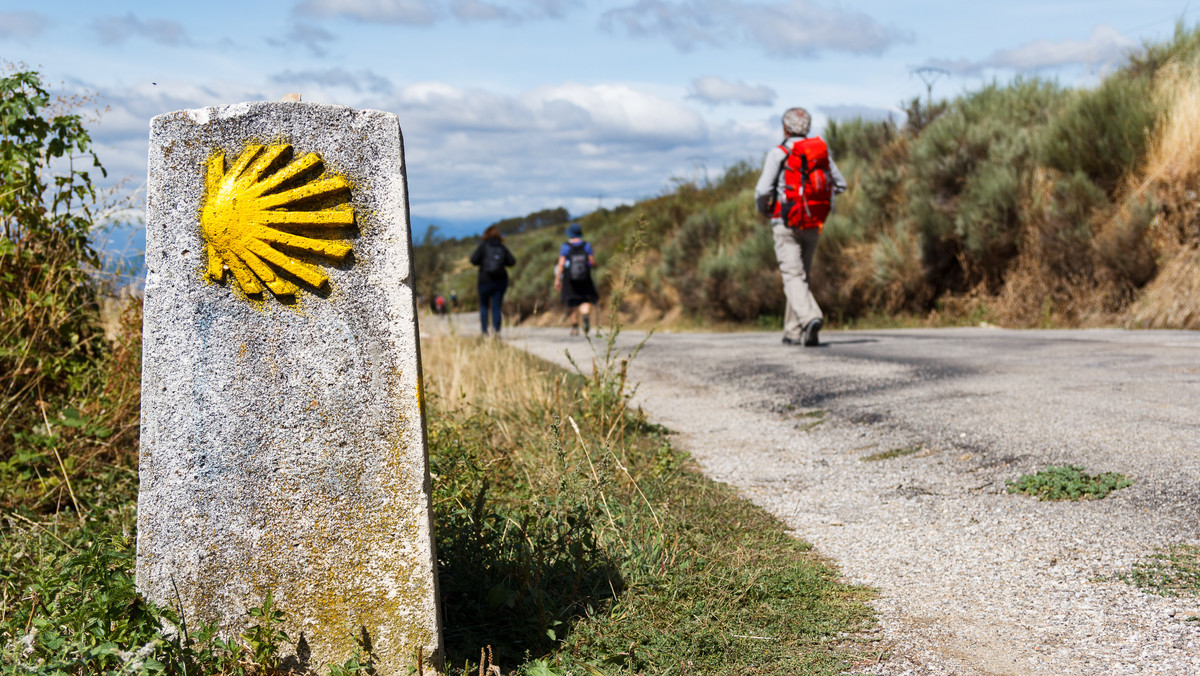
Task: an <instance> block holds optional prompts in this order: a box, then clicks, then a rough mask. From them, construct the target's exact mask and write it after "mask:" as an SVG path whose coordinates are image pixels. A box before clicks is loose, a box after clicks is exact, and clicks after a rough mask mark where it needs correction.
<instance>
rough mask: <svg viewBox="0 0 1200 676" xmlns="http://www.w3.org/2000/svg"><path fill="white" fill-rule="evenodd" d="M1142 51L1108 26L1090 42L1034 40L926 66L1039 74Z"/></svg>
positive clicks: (1099, 64)
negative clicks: (977, 58) (977, 57)
mask: <svg viewBox="0 0 1200 676" xmlns="http://www.w3.org/2000/svg"><path fill="white" fill-rule="evenodd" d="M1138 49H1140V45H1139V43H1138V42H1137V41H1135V40H1133V39H1132V38H1129V37H1127V36H1125V35H1123V34H1122V33H1121V32H1120V31H1118V30H1117V29H1115V28H1113V27H1112V26H1108V25H1105V24H1098V25H1096V27H1095V28H1093V29H1092V34H1091V35H1090V36H1089V37H1088V39H1087V40H1059V41H1057V42H1052V41H1050V40H1034V41H1032V42H1027V43H1025V44H1023V45H1021V46H1020V47H1017V48H1015V49H1001V50H998V51H995V52H993V53H992V54H991V56H989V57H987V58H986V59H983V60H981V61H971V60H968V59H953V60H952V59H933V60H930V61H929V62H928V63H927V64H926V65H930V66H936V67H938V68H945V69H946V70H949V71H950V72H952V73H955V74H957V75H982V74H983V72H984V71H985V70H987V69H994V68H1000V69H1010V70H1017V71H1024V72H1029V71H1036V70H1039V69H1042V68H1060V67H1063V66H1087V65H1091V66H1094V67H1103V66H1109V65H1113V64H1117V63H1120V62H1122V61H1124V60H1125V59H1127V58H1129V55H1130V54H1132V53H1133V52H1135V51H1137V50H1138Z"/></svg>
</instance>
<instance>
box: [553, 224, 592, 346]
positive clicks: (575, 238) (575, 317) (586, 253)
mask: <svg viewBox="0 0 1200 676" xmlns="http://www.w3.org/2000/svg"><path fill="white" fill-rule="evenodd" d="M594 267H596V254H595V252H594V251H593V250H592V245H591V243H589V242H585V241H584V240H583V228H581V227H579V224H578V223H572V224H571V225H569V226H568V227H567V241H565V242H563V245H562V247H561V248H560V249H559V251H558V264H557V265H555V266H554V288H555V289H557V290H559V291H561V292H562V302H563V305H564V306H565V307H567V308H568V309H569V310H570V311H571V335H572V336H577V335H579V318H580V315H582V317H583V334H584V335H585V336H586V335H587V333H588V330H589V329H590V328H591V327H590V325H589V321H590V319H589V315H590V314H591V312H592V304H593V303H595V302H596V301H598V300H600V294H599V293H598V292H597V291H596V283H595V282H594V281H592V268H594Z"/></svg>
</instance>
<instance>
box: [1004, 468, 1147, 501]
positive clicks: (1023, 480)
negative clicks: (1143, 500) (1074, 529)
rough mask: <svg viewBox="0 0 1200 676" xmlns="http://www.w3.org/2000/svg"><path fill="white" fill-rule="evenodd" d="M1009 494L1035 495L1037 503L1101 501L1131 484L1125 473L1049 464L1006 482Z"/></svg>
mask: <svg viewBox="0 0 1200 676" xmlns="http://www.w3.org/2000/svg"><path fill="white" fill-rule="evenodd" d="M1006 485H1007V486H1008V492H1009V493H1024V494H1025V495H1034V496H1037V499H1039V500H1100V499H1103V498H1105V497H1107V496H1108V494H1109V493H1111V492H1113V491H1115V490H1119V489H1122V488H1125V487H1127V486H1131V485H1133V482H1132V481H1130V480H1129V479H1128V478H1127V477H1126V476H1125V475H1124V474H1118V473H1117V472H1104V473H1101V474H1095V475H1092V474H1088V473H1087V472H1085V471H1084V469H1083V468H1082V467H1079V466H1077V465H1051V466H1050V467H1047V468H1046V469H1044V470H1041V471H1039V472H1036V473H1034V474H1025V475H1023V476H1021V477H1019V478H1017V479H1013V480H1009V481H1007V482H1006Z"/></svg>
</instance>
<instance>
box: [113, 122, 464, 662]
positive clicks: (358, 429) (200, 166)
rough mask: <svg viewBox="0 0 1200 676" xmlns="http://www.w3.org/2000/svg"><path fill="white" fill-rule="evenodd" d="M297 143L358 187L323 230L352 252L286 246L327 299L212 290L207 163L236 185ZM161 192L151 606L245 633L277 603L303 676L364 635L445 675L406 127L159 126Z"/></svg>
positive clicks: (153, 286) (149, 335) (150, 466)
mask: <svg viewBox="0 0 1200 676" xmlns="http://www.w3.org/2000/svg"><path fill="white" fill-rule="evenodd" d="M281 143H286V144H290V145H291V148H292V151H293V157H294V158H301V157H303V156H305V155H306V154H308V153H316V154H317V155H318V156H319V157H320V158H321V159H322V160H323V162H324V167H323V168H324V172H325V175H326V176H330V175H341V176H344V177H345V179H347V181H348V183H349V185H350V190H349V195H348V199H349V204H350V205H351V206H352V207H353V209H354V215H355V218H354V221H355V225H354V226H353V227H349V228H347V227H344V226H342V228H341V230H340V231H338V232H336V233H334V234H333V235H331V234H330V233H329V232H328V231H320V232H316V234H311V233H310V234H311V236H312V237H315V238H323V239H328V240H329V241H331V242H334V241H340V242H345V243H348V244H350V245H351V246H352V248H353V253H351V254H349V255H348V256H345V257H344V258H343V259H342V260H340V261H339V260H335V259H331V258H326V257H322V256H321V255H320V254H319V253H312V252H297V251H296V250H294V249H288V248H287V247H282V246H277V247H276V248H277V249H279V250H282V251H285V252H287V253H288V255H289V256H291V257H292V258H295V259H299V260H300V261H303V262H305V263H306V264H307V268H308V269H310V270H319V271H320V273H323V274H324V275H327V276H328V284H327V285H323V287H322V288H314V287H313V286H312V285H311V284H309V283H306V282H305V281H304V280H303V279H298V278H296V277H295V276H292V277H289V276H288V275H287V274H284V275H282V277H283V278H285V281H287V280H290V283H291V284H292V285H293V286H294V287H298V288H299V291H298V292H296V293H295V295H294V296H287V295H284V296H277V295H275V294H274V293H273V292H272V291H269V290H268V291H263V292H262V293H261V294H259V295H249V296H248V295H246V294H245V293H243V291H242V288H241V285H240V284H239V280H238V279H235V278H234V277H233V276H232V275H231V274H229V273H226V274H225V275H224V281H222V282H217V281H214V280H213V279H212V278H211V277H210V276H209V275H208V274H206V271H208V270H210V269H212V268H210V267H209V265H210V261H209V259H208V257H207V250H208V247H207V245H206V240H205V239H204V237H210V236H211V235H210V233H209V231H208V230H206V231H205V234H204V235H203V237H202V232H201V228H200V218H201V212H202V208H203V206H204V204H205V200H206V199H207V193H208V191H206V186H205V178H206V175H207V173H208V164H209V162H210V160H211V159H212V157H213V156H214V153H216V152H217V151H223V152H224V155H225V162H224V164H225V166H226V167H227V168H231V165H233V164H234V163H235V162H236V160H237V159H238V158H239V156H240V155H241V154H242V153H243V151H244V150H245V149H246V148H247V146H248V145H252V144H266V145H271V144H281ZM285 159H286V158H285ZM218 166H219V165H218ZM231 170H232V168H231ZM319 170H320V167H318V168H317V169H316V170H315V171H319ZM268 173H269V172H268ZM309 178H315V173H313V175H310V176H309ZM149 181H150V183H149V188H148V195H147V223H146V230H147V251H146V266H147V279H146V296H145V326H144V347H143V351H144V356H143V372H142V443H141V466H140V480H141V486H140V492H139V496H138V559H137V584H138V587H139V589H140V590H141V591H142V592H143V594H145V595H146V596H147V597H148V598H150V599H153V600H155V601H157V602H159V603H161V604H164V605H169V606H172V607H175V606H177V597H176V589H178V605H181V606H182V611H183V613H184V615H185V617H186V618H187V620H188V621H189V622H194V621H195V620H219V621H220V622H221V623H222V626H223V627H224V628H226V629H227V630H231V631H236V630H238V629H240V628H241V627H242V626H244V625H245V624H246V623H247V618H246V611H247V610H248V609H249V608H251V607H254V606H257V605H259V604H260V603H261V602H262V600H263V598H264V596H265V595H266V594H267V592H268V591H270V592H272V593H273V594H274V598H275V600H276V602H277V604H278V607H279V608H280V609H282V610H284V611H285V612H286V613H287V616H288V623H287V625H286V627H285V629H286V630H287V631H288V633H289V634H290V635H291V637H292V638H293V639H294V640H296V639H300V638H301V637H303V641H302V643H301V645H300V646H299V647H298V649H297V658H298V659H300V660H302V661H303V660H305V659H308V660H310V664H311V665H312V666H314V667H316V666H318V665H320V664H322V663H325V662H332V661H339V662H340V661H342V660H344V659H345V658H346V657H348V656H350V655H351V654H352V653H353V651H354V650H355V647H356V644H357V642H358V641H359V640H361V638H362V637H363V635H364V632H365V634H366V636H367V637H369V640H370V643H371V645H372V646H373V648H374V650H375V653H376V655H377V657H378V659H379V666H380V673H381V674H394V673H408V669H409V668H410V667H411V666H412V665H413V664H414V663H415V659H416V655H417V652H418V649H419V650H420V652H421V653H422V655H423V656H424V658H425V660H426V664H427V665H429V664H432V665H434V666H438V662H439V661H440V659H441V634H440V626H439V621H440V618H439V615H440V613H439V607H438V601H437V598H438V596H437V577H436V563H435V556H434V552H433V540H432V524H431V521H430V518H431V517H430V509H429V502H430V497H429V473H428V468H427V455H426V449H425V431H424V418H423V413H422V404H421V392H420V358H419V352H418V348H419V345H418V340H417V320H416V312H415V310H416V308H415V300H414V297H413V292H412V286H411V282H412V280H411V276H412V261H411V237H410V232H409V220H408V197H407V187H406V184H405V168H404V154H403V148H402V144H401V137H400V127H399V122H398V120H397V118H396V117H395V116H394V115H391V114H389V113H383V112H379V111H372V110H352V109H350V108H345V107H340V106H327V105H316V104H308V103H243V104H237V105H233V106H225V107H217V108H205V109H200V110H185V111H177V112H173V113H167V114H164V115H159V116H158V117H155V118H154V119H153V121H152V122H151V131H150V158H149ZM345 199H346V195H345V191H344V190H343V197H342V200H343V201H345ZM307 208H312V205H309V207H307ZM343 208H344V207H343ZM226 211H230V210H226ZM281 229H286V227H285V228H281ZM341 251H342V252H344V247H343V248H342V250H341ZM217 260H218V261H219V260H220V259H217ZM216 269H217V270H220V269H221V266H220V264H219V263H218V264H217V266H216ZM276 272H279V269H278V268H276ZM272 288H283V287H272Z"/></svg>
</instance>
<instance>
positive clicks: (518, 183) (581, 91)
mask: <svg viewBox="0 0 1200 676" xmlns="http://www.w3.org/2000/svg"><path fill="white" fill-rule="evenodd" d="M378 77H379V76H378V75H374V74H372V73H370V72H369V71H341V70H338V69H332V70H327V71H320V70H318V71H294V72H293V71H289V72H284V73H280V74H277V75H275V76H272V78H271V81H273V82H276V83H282V82H287V83H288V84H291V83H303V84H304V85H305V86H304V87H303V88H302V90H303V92H304V100H305V101H315V102H321V101H328V102H337V103H344V104H347V105H351V106H354V107H359V108H368V107H369V108H378V109H381V110H388V111H391V112H394V113H396V115H397V116H398V117H399V118H400V125H401V129H402V130H403V134H404V149H405V156H406V157H405V159H406V162H407V176H408V180H409V187H410V196H411V201H412V213H413V218H414V220H415V221H416V222H428V221H429V219H445V221H446V222H452V221H456V222H463V221H464V220H470V219H477V220H479V221H483V222H490V221H493V220H498V219H500V218H504V217H508V216H513V215H521V214H526V213H529V212H531V211H536V210H538V209H543V208H548V207H557V206H559V205H564V206H566V207H567V208H568V209H570V210H571V211H572V212H573V213H579V212H583V211H589V210H591V209H594V208H596V206H597V205H598V204H600V203H602V204H603V205H604V206H607V207H610V208H611V207H613V206H616V205H617V204H620V203H627V202H631V201H633V200H635V199H638V198H642V197H649V196H653V195H655V194H659V193H660V192H661V191H662V190H663V189H664V188H666V187H668V186H669V185H670V181H671V179H672V177H684V179H686V180H692V179H694V178H695V177H696V175H697V174H696V172H697V167H707V168H708V170H707V171H708V173H709V174H710V175H712V174H715V173H718V172H720V171H721V169H722V168H723V167H725V166H728V165H731V164H733V163H734V162H736V161H738V160H741V159H746V158H757V157H761V153H762V152H763V150H764V149H765V148H767V147H769V146H770V144H771V143H772V142H774V141H775V139H774V136H775V135H777V131H776V127H777V126H778V120H777V119H775V120H774V121H773V122H772V123H771V124H770V125H768V124H766V123H764V124H752V125H735V124H733V123H722V124H721V125H718V126H714V125H712V124H710V123H708V122H706V121H705V120H704V118H703V117H702V116H701V115H700V114H699V113H698V112H696V111H695V110H692V109H690V108H688V107H686V106H683V105H680V104H678V103H675V102H672V101H668V100H666V99H663V98H661V97H659V96H656V95H654V94H652V93H648V92H645V91H642V90H639V89H637V88H634V87H631V86H629V85H624V84H595V85H592V84H578V83H564V84H559V85H555V86H547V87H542V88H538V89H534V90H531V91H527V92H524V93H521V94H518V95H505V94H501V93H497V92H493V91H488V90H483V89H470V88H462V87H455V86H451V85H448V84H445V83H442V82H419V83H412V84H407V85H404V86H399V85H397V86H393V87H392V89H391V90H390V91H371V87H370V86H368V83H369V82H371V81H372V80H373V79H374V78H378ZM348 82H355V83H357V85H358V89H357V90H356V89H354V88H353V87H348V86H346V85H347V83H348ZM263 89H264V90H271V89H273V88H272V87H271V86H270V84H268V85H267V86H265V87H263ZM278 96H279V92H274V91H272V92H271V93H270V94H269V95H268V94H264V92H263V91H262V90H255V89H252V88H248V87H246V86H245V85H243V84H236V83H231V82H225V81H209V82H199V83H188V84H181V85H166V86H153V85H151V84H149V83H145V84H143V85H139V86H137V87H135V88H131V89H127V90H124V91H113V90H110V93H109V95H108V96H107V98H106V102H107V103H108V104H109V105H110V110H109V111H108V112H107V113H106V114H104V115H103V117H102V118H101V120H100V123H99V124H97V125H93V126H92V127H91V131H92V137H93V140H94V142H95V148H96V152H97V154H98V155H99V157H100V160H101V161H102V162H103V163H104V166H105V167H106V168H108V170H109V175H110V179H109V180H107V181H105V182H104V183H105V184H109V185H111V184H112V183H115V181H116V180H117V179H119V178H121V177H125V176H130V177H132V178H131V180H130V182H129V185H128V187H129V188H131V189H132V188H136V187H138V186H141V185H143V184H144V183H145V180H146V154H147V142H148V131H149V121H150V118H151V117H153V116H154V115H158V114H161V113H165V112H169V111H173V110H179V109H184V108H197V107H202V106H208V105H221V104H227V103H234V102H237V101H249V100H264V99H277V98H278ZM764 119H765V118H764Z"/></svg>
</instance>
